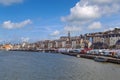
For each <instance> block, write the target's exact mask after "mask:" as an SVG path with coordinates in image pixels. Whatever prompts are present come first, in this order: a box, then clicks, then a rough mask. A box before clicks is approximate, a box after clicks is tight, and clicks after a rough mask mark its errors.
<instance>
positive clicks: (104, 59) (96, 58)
mask: <svg viewBox="0 0 120 80" xmlns="http://www.w3.org/2000/svg"><path fill="white" fill-rule="evenodd" d="M94 60H95V61H97V62H107V59H106V58H104V57H95V58H94Z"/></svg>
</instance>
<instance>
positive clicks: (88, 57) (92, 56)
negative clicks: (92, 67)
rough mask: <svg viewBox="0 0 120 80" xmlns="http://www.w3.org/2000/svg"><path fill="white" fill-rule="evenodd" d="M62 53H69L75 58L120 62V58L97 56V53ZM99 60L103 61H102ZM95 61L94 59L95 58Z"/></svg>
mask: <svg viewBox="0 0 120 80" xmlns="http://www.w3.org/2000/svg"><path fill="white" fill-rule="evenodd" d="M62 54H64V55H69V56H75V57H77V58H86V59H92V60H95V58H96V57H97V58H101V60H102V59H103V60H106V61H104V62H109V63H115V64H120V59H118V58H112V57H108V56H98V55H88V54H77V53H62ZM101 60H100V61H99V62H103V61H101ZM95 61H96V60H95Z"/></svg>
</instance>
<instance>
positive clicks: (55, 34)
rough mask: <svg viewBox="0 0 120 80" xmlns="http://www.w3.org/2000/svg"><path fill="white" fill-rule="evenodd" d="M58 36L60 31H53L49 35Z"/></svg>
mask: <svg viewBox="0 0 120 80" xmlns="http://www.w3.org/2000/svg"><path fill="white" fill-rule="evenodd" d="M59 34H60V31H58V30H55V31H54V32H53V33H52V34H51V36H58V35H59Z"/></svg>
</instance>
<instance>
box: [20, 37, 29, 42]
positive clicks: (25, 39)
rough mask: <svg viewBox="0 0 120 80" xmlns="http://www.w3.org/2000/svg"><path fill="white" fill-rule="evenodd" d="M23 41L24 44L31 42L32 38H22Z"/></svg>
mask: <svg viewBox="0 0 120 80" xmlns="http://www.w3.org/2000/svg"><path fill="white" fill-rule="evenodd" d="M21 40H22V42H28V41H29V40H30V38H28V37H22V38H21Z"/></svg>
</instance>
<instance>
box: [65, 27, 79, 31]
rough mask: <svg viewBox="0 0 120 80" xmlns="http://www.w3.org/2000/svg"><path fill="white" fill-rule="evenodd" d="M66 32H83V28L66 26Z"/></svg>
mask: <svg viewBox="0 0 120 80" xmlns="http://www.w3.org/2000/svg"><path fill="white" fill-rule="evenodd" d="M64 30H65V32H68V31H70V32H79V31H81V27H77V26H65V27H64Z"/></svg>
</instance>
